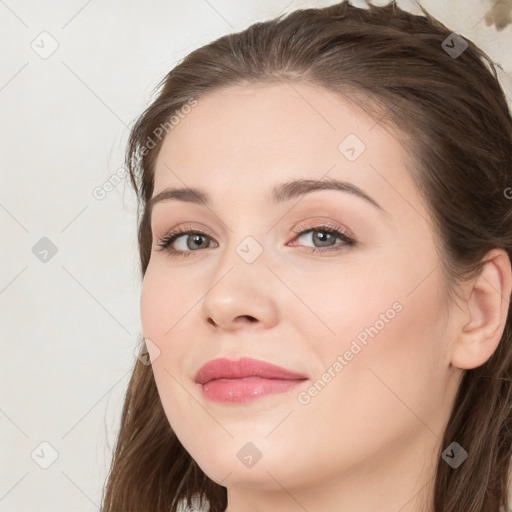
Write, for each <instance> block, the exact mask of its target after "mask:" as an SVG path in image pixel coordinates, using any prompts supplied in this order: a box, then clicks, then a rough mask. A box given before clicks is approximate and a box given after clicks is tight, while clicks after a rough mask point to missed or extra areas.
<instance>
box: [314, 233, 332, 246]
mask: <svg viewBox="0 0 512 512" xmlns="http://www.w3.org/2000/svg"><path fill="white" fill-rule="evenodd" d="M318 233H319V234H318V235H317V237H319V238H320V242H322V243H323V242H326V241H328V239H329V237H332V234H331V233H327V232H325V231H318ZM322 239H323V240H322Z"/></svg>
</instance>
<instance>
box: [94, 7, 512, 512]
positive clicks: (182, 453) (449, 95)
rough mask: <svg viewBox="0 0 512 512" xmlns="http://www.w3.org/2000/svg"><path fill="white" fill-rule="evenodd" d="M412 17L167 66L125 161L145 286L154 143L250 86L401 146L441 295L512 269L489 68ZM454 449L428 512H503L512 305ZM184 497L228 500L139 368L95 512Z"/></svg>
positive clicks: (511, 433)
mask: <svg viewBox="0 0 512 512" xmlns="http://www.w3.org/2000/svg"><path fill="white" fill-rule="evenodd" d="M420 7H421V6H420ZM421 10H422V13H423V14H421V15H414V14H412V13H409V12H407V11H404V10H402V9H400V8H399V7H398V6H397V5H396V3H395V1H392V2H391V3H389V4H388V5H386V6H384V7H377V6H374V5H370V4H368V5H367V7H366V8H357V7H355V6H352V5H351V4H350V3H348V1H343V2H341V3H338V4H335V5H332V6H329V7H325V8H320V9H301V10H296V11H294V12H292V13H290V14H288V15H282V16H280V17H278V18H275V19H273V20H270V21H266V22H264V23H255V24H254V25H252V26H250V27H249V28H247V29H246V30H243V31H241V32H239V33H234V34H230V35H226V36H224V37H221V38H219V39H217V40H216V41H214V42H212V43H210V44H207V45H206V46H203V47H201V48H199V49H197V50H195V51H193V52H192V53H191V54H189V55H188V56H187V57H186V58H184V59H183V60H182V61H181V62H180V63H179V64H178V65H177V66H176V67H174V69H172V70H171V71H170V72H169V73H168V74H167V76H166V77H165V78H164V79H163V81H162V83H161V84H160V85H159V87H158V95H157V97H156V99H155V100H154V101H153V102H152V103H151V105H150V106H149V107H148V108H147V109H146V111H145V112H144V113H143V114H142V115H141V116H140V117H139V119H138V120H137V121H136V123H135V125H134V126H133V129H132V131H131V134H130V138H129V142H128V148H127V153H126V165H127V167H128V169H129V172H130V178H131V184H132V185H133V187H134V188H135V190H136V192H137V195H138V198H139V211H138V228H139V231H138V241H139V251H140V264H141V273H142V275H144V273H145V271H146V268H147V265H148V262H149V258H150V254H151V244H152V237H151V229H150V225H149V218H148V211H147V208H146V204H147V202H148V200H149V199H150V198H151V196H152V193H153V187H154V180H153V176H154V164H155V160H156V157H157V155H158V151H159V148H160V146H161V142H162V140H163V138H164V137H163V135H165V134H167V133H171V131H172V129H173V123H174V122H177V121H176V120H179V117H180V116H183V115H184V113H186V112H187V111H188V110H189V109H190V108H192V107H190V105H193V102H194V101H201V96H202V95H204V94H205V93H208V92H211V91H214V90H216V89H218V88H221V87H222V88H225V87H230V86H233V85H243V84H250V83H255V82H259V83H261V82H289V83H290V84H291V83H292V82H293V81H306V82H309V83H312V84H316V85H320V86H322V87H325V88H327V89H330V90H333V91H337V92H339V93H340V94H345V95H347V96H350V97H351V98H353V99H355V100H357V101H358V103H359V104H360V105H361V106H363V107H364V108H365V109H366V110H367V111H368V112H369V113H371V114H372V115H375V116H376V119H379V122H381V123H388V124H389V125H390V126H394V127H398V128H399V129H400V130H401V133H403V134H404V135H405V134H406V136H404V140H403V142H404V144H406V145H407V146H408V147H409V149H410V153H411V155H412V158H413V160H414V162H415V165H414V166H413V168H411V169H410V171H411V174H412V175H413V178H414V180H415V182H416V184H417V186H418V189H419V190H420V192H421V193H422V194H423V196H424V197H425V199H426V200H427V204H428V205H429V208H430V210H431V213H432V218H433V219H434V224H435V231H436V233H435V235H436V237H437V240H438V246H437V247H438V250H439V254H440V255H441V256H442V265H443V270H444V271H445V275H446V277H447V278H448V281H447V282H448V283H449V287H448V288H449V291H450V292H451V291H452V290H454V289H455V288H456V284H457V283H460V282H462V280H464V279H469V278H471V277H474V276H476V275H478V273H479V271H480V269H481V261H482V259H483V258H484V256H485V254H486V253H487V252H488V251H490V250H491V249H493V248H502V249H504V250H505V251H506V252H507V254H508V256H509V258H511V259H512V200H511V197H512V189H510V187H511V186H512V119H511V115H510V112H509V108H508V105H507V101H506V98H505V95H504V92H503V90H502V88H501V87H500V84H499V81H498V75H497V72H496V68H495V64H494V63H493V61H492V60H491V59H490V58H489V57H488V56H487V55H486V54H485V53H484V52H483V51H481V50H480V49H479V48H478V47H477V46H475V44H474V43H473V42H471V41H469V40H467V39H464V38H462V37H461V36H457V35H456V34H453V33H452V31H451V30H449V29H448V28H447V27H445V26H444V25H443V24H441V23H440V22H439V21H438V20H436V19H435V18H433V17H432V16H431V15H430V14H429V13H428V11H426V9H425V8H424V7H421ZM466 45H467V47H466ZM455 52H456V53H455ZM363 99H364V101H363ZM187 105H189V106H188V107H187ZM187 109H188V110H187ZM173 116H175V117H173ZM171 119H174V120H175V121H171ZM162 127H163V128H164V130H163V131H162ZM162 134H163V135H162ZM507 190H508V191H510V193H509V195H507V193H506V191H507ZM507 299H509V297H507ZM453 441H456V442H457V443H458V444H460V445H461V446H462V447H463V448H464V449H465V450H466V451H467V452H468V453H469V457H468V458H467V460H466V461H465V462H464V463H463V464H462V465H461V466H460V467H458V468H457V469H456V470H454V469H452V467H450V465H448V464H447V463H446V462H445V461H444V460H442V458H441V453H442V452H441V451H440V453H439V462H438V464H437V468H436V476H435V482H434V492H433V498H432V501H431V503H430V505H431V507H432V510H435V512H460V511H461V510H464V511H465V512H497V511H498V510H501V509H503V510H505V507H508V503H507V488H508V479H509V472H510V465H511V456H512V314H511V312H510V302H509V309H508V317H507V323H506V326H505V330H504V333H503V336H502V339H501V341H500V343H499V345H498V347H497V349H496V351H495V352H494V354H493V355H492V357H491V358H490V359H489V360H488V361H487V362H486V363H485V364H483V365H482V366H480V367H478V368H475V369H472V370H466V371H465V373H464V375H463V379H462V381H461V384H460V387H459V390H458V393H457V396H456V397H455V402H454V406H453V410H452V413H451V416H450V418H449V421H448V424H447V427H446V430H445V432H444V434H443V440H442V447H441V450H442V449H444V448H446V447H448V446H449V445H450V444H451V443H452V442H453ZM194 497H196V498H197V497H199V498H204V499H206V500H207V502H208V503H209V506H210V511H211V512H220V511H223V510H225V508H226V506H227V492H226V488H225V487H223V486H222V485H219V484H217V483H216V482H213V481H212V480H211V479H210V478H209V477H208V476H206V475H205V474H204V473H203V471H202V470H201V469H200V468H199V467H198V465H197V464H196V462H195V461H194V460H193V459H192V458H191V457H190V455H189V454H188V453H187V451H186V450H185V449H184V447H183V446H182V445H181V444H180V442H179V441H178V439H177V437H176V435H175V434H174V432H173V430H172V428H170V425H169V422H168V420H167V418H166V415H165V413H164V410H163V408H162V404H161V401H160V398H159V395H158V392H157V388H156V385H155V380H154V377H153V372H152V368H151V366H150V365H149V366H148V365H145V364H143V362H141V361H139V360H136V363H135V366H134V369H133V374H132V377H131V380H130V383H129V386H128V390H127V393H126V398H125V402H124V407H123V411H122V419H121V426H120V431H119V435H118V438H117V441H116V445H115V448H114V452H113V457H112V464H111V468H110V472H109V475H108V481H107V482H106V486H105V489H104V494H103V499H102V511H103V512H125V511H140V512H142V511H147V512H155V511H157V510H158V511H171V512H175V511H177V510H178V502H179V501H182V502H186V503H187V504H188V505H190V504H191V503H193V502H192V501H191V500H192V499H193V498H194ZM183 500H185V501H183Z"/></svg>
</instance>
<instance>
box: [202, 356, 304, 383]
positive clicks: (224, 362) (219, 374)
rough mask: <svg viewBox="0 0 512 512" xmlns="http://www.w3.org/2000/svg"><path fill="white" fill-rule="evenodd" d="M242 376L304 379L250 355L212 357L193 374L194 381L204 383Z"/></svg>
mask: <svg viewBox="0 0 512 512" xmlns="http://www.w3.org/2000/svg"><path fill="white" fill-rule="evenodd" d="M244 377H261V378H263V379H288V380H298V379H306V378H307V377H306V376H305V375H301V374H298V373H295V372H292V371H290V370H286V369H285V368H281V367H280V366H277V365H275V364H271V363H267V362H266V361H261V360H259V359H252V358H251V357H242V358H241V359H237V360H232V359H226V358H219V359H212V360H211V361H208V362H207V363H206V364H205V365H203V366H201V368H199V370H198V371H197V373H196V375H195V381H196V382H198V383H199V384H205V383H207V382H209V381H210V380H214V379H241V378H244Z"/></svg>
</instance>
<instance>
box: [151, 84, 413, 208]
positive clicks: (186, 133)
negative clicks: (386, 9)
mask: <svg viewBox="0 0 512 512" xmlns="http://www.w3.org/2000/svg"><path fill="white" fill-rule="evenodd" d="M197 102H198V103H197V105H196V106H195V107H194V108H192V109H191V110H190V112H189V113H188V114H186V115H185V116H184V117H183V118H182V119H181V120H180V122H179V123H178V124H177V125H176V126H175V127H174V129H173V130H172V131H171V132H170V133H169V134H168V135H167V136H166V137H165V139H164V141H163V144H162V147H161V150H160V152H159V155H158V158H157V161H156V166H155V187H154V195H156V194H157V193H158V192H160V191H162V190H163V189H165V188H166V187H185V186H190V187H196V188H201V189H205V190H208V191H209V192H210V194H209V195H211V196H212V197H213V199H214V201H215V200H216V198H218V199H219V201H220V200H222V199H229V200H231V201H235V200H237V198H238V200H249V199H250V198H251V197H254V196H255V195H256V196H260V197H265V198H266V199H267V200H268V198H269V197H270V196H269V194H268V191H269V189H271V188H273V187H274V186H275V185H277V184H279V183H282V182H284V181H289V180H292V179H322V178H324V177H325V178H333V179H339V180H344V181H349V182H351V183H353V184H354V185H356V186H358V187H359V188H362V189H364V190H365V191H366V192H368V194H369V195H372V196H373V197H376V198H380V199H378V202H379V203H380V204H382V206H384V208H386V206H385V205H386V204H387V205H388V206H390V205H391V203H393V202H395V203H396V202H401V203H402V204H401V209H402V210H407V208H409V209H410V208H411V205H410V204H409V206H406V205H407V202H410V201H412V202H413V203H418V202H420V201H421V199H420V198H419V194H418V191H417V190H416V186H415V184H414V182H413V181H412V178H411V176H410V173H409V171H408V169H407V167H406V165H408V164H409V165H410V164H411V160H410V158H409V154H408V153H407V151H406V150H405V149H404V147H402V145H401V143H400V141H399V139H398V138H397V137H396V132H394V131H392V130H389V128H387V127H384V126H382V125H381V124H380V123H378V120H376V119H375V118H373V117H371V116H370V115H369V114H368V113H366V112H365V110H364V109H363V108H361V107H360V106H359V105H358V104H357V103H355V102H354V101H352V100H350V99H349V98H347V97H346V96H344V95H342V94H338V93H335V92H333V91H329V90H327V89H324V88H320V87H317V86H312V85H310V84H305V83H302V82H299V83H273V84H252V85H248V86H236V87H229V88H225V89H221V90H214V91H213V92H211V93H208V94H206V95H204V96H201V97H199V98H198V99H197ZM234 191H236V193H237V197H234V196H233V192H234ZM418 208H421V206H420V205H418Z"/></svg>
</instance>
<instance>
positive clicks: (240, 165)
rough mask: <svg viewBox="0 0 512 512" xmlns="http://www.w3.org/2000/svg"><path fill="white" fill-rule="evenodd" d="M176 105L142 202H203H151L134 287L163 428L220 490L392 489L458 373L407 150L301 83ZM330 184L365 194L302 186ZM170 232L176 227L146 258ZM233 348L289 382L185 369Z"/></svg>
mask: <svg viewBox="0 0 512 512" xmlns="http://www.w3.org/2000/svg"><path fill="white" fill-rule="evenodd" d="M187 112H188V113H187V114H186V115H183V118H182V119H181V120H180V121H179V123H178V124H177V125H175V126H174V128H173V129H172V131H170V132H169V134H168V135H167V136H166V138H165V140H164V142H163V146H162V148H161V151H160V153H159V156H158V159H157V162H156V168H155V188H154V194H153V197H155V196H157V195H158V194H160V193H161V192H163V191H164V190H166V189H175V188H176V189H178V188H179V189H186V190H187V189H192V188H193V189H200V190H201V191H202V192H203V193H204V194H207V196H208V203H207V204H205V203H203V202H201V201H195V202H194V201H192V200H191V194H189V195H187V196H186V195H185V194H180V195H179V196H178V195H175V198H174V199H171V198H169V197H168V198H167V199H164V200H161V201H156V202H155V203H154V205H153V207H152V216H151V229H152V234H153V246H152V252H151V259H150V262H149V266H148V268H147V271H146V274H145V277H144V282H143V288H142V296H141V318H142V326H143V333H144V336H145V338H146V339H147V340H148V341H147V344H148V350H149V352H150V355H151V356H152V358H153V371H154V375H155V379H156V383H157V387H158V391H159V394H160V397H161V400H162V404H163V407H164V409H165V413H166V415H167V418H168V420H169V422H170V425H171V426H172V428H173V430H174V431H175V433H176V435H177V436H178V438H179V440H180V442H181V443H182V444H183V446H184V447H185V449H186V450H187V451H188V452H189V453H190V455H191V456H192V457H193V458H194V459H195V460H196V461H197V463H198V464H199V466H200V467H201V468H202V469H203V471H204V472H205V473H206V474H207V475H208V476H209V477H210V478H212V479H213V480H214V481H216V482H217V483H221V485H223V486H225V487H227V488H228V492H229V491H230V490H233V493H234V492H235V490H236V489H242V488H245V489H246V490H247V489H249V488H254V489H255V488H257V489H260V490H262V489H268V490H270V489H272V490H275V491H280V492H282V491H283V488H284V489H286V490H287V492H288V493H289V494H290V495H293V496H302V500H303V505H304V507H305V508H306V509H307V508H308V507H307V505H308V499H309V498H308V494H307V493H308V489H312V487H313V486H314V485H316V484H318V485H320V482H321V485H322V486H326V485H328V482H336V485H337V486H338V488H341V487H340V486H345V489H348V486H349V485H350V488H351V489H354V488H357V486H363V487H361V488H362V489H364V488H365V487H364V485H366V486H368V484H369V483H370V482H371V481H372V480H371V479H372V478H375V479H377V478H379V479H380V480H379V481H380V482H382V481H383V480H382V478H383V477H384V478H385V479H386V480H385V481H388V480H389V487H388V489H387V490H386V492H387V493H389V492H391V493H395V494H396V496H397V497H398V496H402V494H410V497H412V495H413V494H414V493H415V492H417V491H418V490H419V489H420V487H421V486H420V485H419V483H418V482H420V481H423V480H424V479H426V478H430V477H431V475H430V474H429V473H428V471H427V470H426V467H427V466H426V464H427V465H428V464H429V463H430V462H431V461H432V460H434V459H433V458H432V457H434V455H433V454H434V452H435V449H437V447H438V443H439V442H440V437H441V432H442V430H443V428H444V426H445V422H446V420H447V417H448V414H449V410H450V407H451V405H452V403H451V402H452V399H453V396H454V393H455V391H456V387H457V385H458V382H459V379H458V378H459V376H460V375H459V374H460V370H457V369H455V368H453V367H451V365H450V346H451V345H450V343H451V340H450V328H449V325H448V312H447V311H446V307H445V306H444V302H443V301H444V296H443V295H442V274H441V266H440V261H439V259H438V256H437V253H436V250H435V248H434V239H433V233H432V227H431V224H430V220H429V219H430V217H429V214H428V213H427V210H426V208H425V205H424V203H423V202H422V200H421V198H420V195H419V192H418V190H417V188H416V187H415V185H414V183H413V181H412V179H411V177H410V175H409V171H408V170H407V168H406V163H407V161H408V159H409V156H410V155H408V154H407V152H406V150H405V149H404V148H403V147H402V146H401V145H400V144H399V142H398V140H397V139H396V138H395V137H394V136H393V134H392V133H391V132H390V131H388V129H386V128H384V126H383V125H382V124H379V123H378V122H377V121H376V120H375V119H373V118H372V117H370V116H369V115H367V114H366V113H365V111H364V110H362V109H361V108H359V107H358V106H356V105H355V104H353V103H350V102H349V101H348V100H347V99H346V98H345V97H344V96H342V95H337V94H335V93H333V92H330V91H327V90H325V89H322V88H316V87H313V86H311V85H307V84H305V83H294V84H293V86H292V85H288V84H257V85H252V86H244V87H242V86H237V87H231V88H229V89H225V90H222V91H215V92H213V93H210V94H208V95H206V96H204V97H201V98H198V103H197V105H196V106H195V107H193V108H190V109H187ZM334 180H337V181H339V182H345V183H346V184H347V186H350V187H354V188H353V189H352V190H356V187H357V189H360V190H361V191H362V193H364V194H365V195H366V196H367V198H364V197H362V194H359V193H354V192H351V191H350V190H351V189H349V188H345V189H343V188H342V187H340V188H338V189H336V188H334V186H333V187H329V188H324V189H321V188H320V187H318V186H317V185H315V186H312V185H313V181H315V182H316V181H320V182H322V183H323V184H324V185H326V184H327V183H329V181H334ZM291 182H297V184H295V185H291V184H289V185H286V186H285V185H284V184H286V183H291ZM275 190H277V191H278V192H277V193H276V198H274V191H275ZM192 196H193V194H192ZM192 198H193V197H192ZM377 205H379V206H377ZM325 225H327V228H324V227H323V226H325ZM174 228H181V229H182V231H185V232H186V231H192V232H193V233H192V234H190V233H189V234H188V235H187V234H183V233H178V234H177V237H176V238H175V240H174V241H173V242H172V243H171V245H170V246H169V247H168V248H167V249H164V250H159V249H162V247H160V246H159V245H158V244H159V243H161V240H162V238H163V237H165V236H166V235H168V234H169V232H170V231H171V230H174ZM325 229H327V231H326V230H325ZM333 229H334V230H336V229H339V230H340V231H341V232H342V233H345V235H346V236H347V237H348V238H345V235H343V234H342V235H338V234H337V233H336V232H334V231H333ZM196 232H200V233H201V234H200V235H198V234H197V233H196ZM350 239H352V240H353V243H351V242H350ZM173 249H174V250H175V251H180V252H178V253H176V254H172V253H171V252H170V251H171V250H173ZM314 249H316V251H314ZM246 357H248V358H254V359H256V360H260V361H264V362H267V363H272V364H274V365H277V366H279V367H282V368H284V369H286V370H288V371H290V372H293V373H294V374H298V375H299V376H301V377H302V380H299V379H297V380H285V379H283V378H281V379H273V380H272V379H261V378H258V377H255V376H253V377H252V378H250V379H247V378H246V379H245V380H242V378H241V377H240V376H239V378H238V379H236V380H235V379H233V377H236V375H235V376H234V375H230V376H231V379H226V378H224V379H223V380H221V377H220V376H218V378H217V380H214V381H211V382H210V384H209V385H208V384H205V385H202V384H199V383H197V382H196V380H195V379H196V374H197V372H198V370H199V369H200V368H201V367H202V366H203V365H204V364H205V363H207V362H208V361H210V360H213V359H217V358H227V359H230V360H235V361H236V360H238V359H240V358H246ZM257 372H258V370H257V369H256V373H257ZM274 376H276V375H274ZM277 376H278V377H279V375H277ZM210 377H211V375H210ZM281 377H282V376H281ZM241 382H245V384H241ZM262 389H266V390H267V391H269V392H267V393H266V394H261V390H262ZM404 474H406V475H407V478H408V480H407V479H406V481H404V477H403V475H404ZM400 475H401V476H400ZM397 478H398V479H399V480H397ZM400 479H401V480H400ZM397 481H401V482H402V484H400V485H394V484H393V482H397ZM369 488H370V487H367V489H369ZM292 490H293V491H292ZM228 496H229V495H228ZM309 496H310V499H311V502H310V504H311V503H317V498H318V495H317V496H316V497H314V496H313V495H309ZM286 499H288V500H289V499H290V497H288V498H286ZM397 501H398V498H397ZM376 506H377V505H376Z"/></svg>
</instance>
